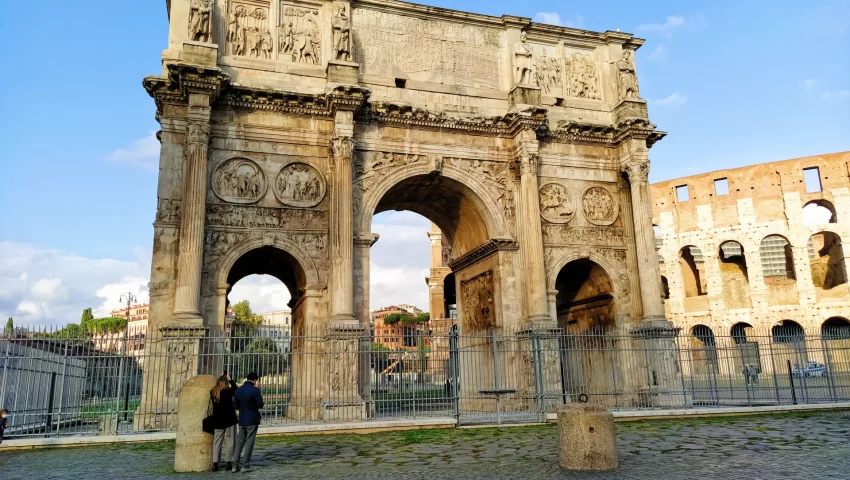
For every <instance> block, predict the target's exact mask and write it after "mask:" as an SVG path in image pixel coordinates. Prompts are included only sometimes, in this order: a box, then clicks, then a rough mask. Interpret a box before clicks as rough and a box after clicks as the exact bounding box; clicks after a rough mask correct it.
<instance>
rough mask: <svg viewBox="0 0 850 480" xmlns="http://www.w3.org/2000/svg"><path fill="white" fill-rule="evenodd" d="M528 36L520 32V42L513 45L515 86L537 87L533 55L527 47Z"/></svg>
mask: <svg viewBox="0 0 850 480" xmlns="http://www.w3.org/2000/svg"><path fill="white" fill-rule="evenodd" d="M527 42H528V35H526V33H525V32H522V35H521V36H520V42H519V43H517V44H516V45H514V65H516V84H517V85H537V65H535V63H534V53H532V52H531V47H529V46H528V43H527Z"/></svg>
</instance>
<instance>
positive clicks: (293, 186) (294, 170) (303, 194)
mask: <svg viewBox="0 0 850 480" xmlns="http://www.w3.org/2000/svg"><path fill="white" fill-rule="evenodd" d="M326 190H327V184H326V182H325V179H324V177H322V174H321V173H319V171H318V170H316V169H315V168H313V167H312V166H310V165H308V164H306V163H301V162H295V163H290V164H288V165H285V166H284V167H283V168H281V169H280V172H278V174H277V176H276V177H275V181H274V193H275V196H276V197H277V199H278V200H280V202H281V203H283V204H284V205H288V206H290V207H302V208H309V207H315V206H316V205H318V204H319V202H321V201H322V199H323V198H325V192H326Z"/></svg>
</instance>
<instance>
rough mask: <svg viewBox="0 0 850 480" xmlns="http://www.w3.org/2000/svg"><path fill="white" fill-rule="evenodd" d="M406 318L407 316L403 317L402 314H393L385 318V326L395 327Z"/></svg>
mask: <svg viewBox="0 0 850 480" xmlns="http://www.w3.org/2000/svg"><path fill="white" fill-rule="evenodd" d="M404 317H406V315H403V314H401V313H391V314H389V315H387V316H386V317H384V325H395V324H396V323H398V322H400V321H401V320H402V318H404Z"/></svg>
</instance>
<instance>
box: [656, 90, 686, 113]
mask: <svg viewBox="0 0 850 480" xmlns="http://www.w3.org/2000/svg"><path fill="white" fill-rule="evenodd" d="M652 103H653V104H654V105H657V106H659V107H664V108H669V109H671V110H675V109H677V108H679V107H681V106H682V105H684V104H686V103H688V97H686V96H685V95H683V94H682V93H681V92H673V93H672V94H670V95H669V96H668V97H666V98H662V99H660V100H655V101H653V102H652Z"/></svg>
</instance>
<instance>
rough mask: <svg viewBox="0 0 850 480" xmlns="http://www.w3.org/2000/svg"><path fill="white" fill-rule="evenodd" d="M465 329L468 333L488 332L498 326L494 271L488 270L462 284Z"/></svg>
mask: <svg viewBox="0 0 850 480" xmlns="http://www.w3.org/2000/svg"><path fill="white" fill-rule="evenodd" d="M460 290H461V301H462V302H463V303H462V304H461V305H462V306H463V327H464V331H465V332H467V333H471V332H476V331H480V330H486V329H488V328H492V327H494V326H495V325H496V302H495V295H494V294H493V271H492V270H488V271H486V272H484V273H482V274H480V275H478V276H476V277H473V278H471V279H469V280H464V281H462V282H460Z"/></svg>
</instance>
